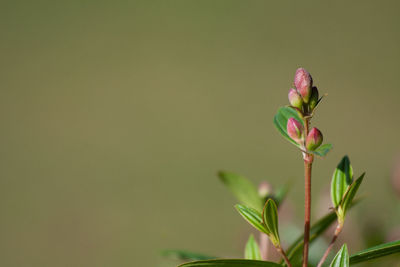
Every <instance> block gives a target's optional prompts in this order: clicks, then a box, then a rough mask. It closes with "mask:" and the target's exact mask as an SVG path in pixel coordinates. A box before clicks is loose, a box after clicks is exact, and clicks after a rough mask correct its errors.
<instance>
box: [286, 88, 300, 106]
mask: <svg viewBox="0 0 400 267" xmlns="http://www.w3.org/2000/svg"><path fill="white" fill-rule="evenodd" d="M288 97H289V103H290V105H291V106H293V107H295V108H300V109H301V108H302V106H303V99H302V98H301V95H300V94H299V93H298V92H297V90H296V89H290V91H289V95H288Z"/></svg>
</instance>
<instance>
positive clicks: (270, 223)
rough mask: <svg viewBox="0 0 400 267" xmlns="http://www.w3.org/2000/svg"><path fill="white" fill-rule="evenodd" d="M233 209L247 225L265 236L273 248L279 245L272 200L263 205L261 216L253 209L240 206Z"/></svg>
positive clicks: (276, 220) (276, 221) (276, 215)
mask: <svg viewBox="0 0 400 267" xmlns="http://www.w3.org/2000/svg"><path fill="white" fill-rule="evenodd" d="M235 207H236V209H237V211H238V212H239V213H240V215H242V217H243V218H244V219H245V220H246V221H247V222H248V223H250V224H251V225H252V226H253V227H254V228H256V229H257V230H258V231H260V232H263V233H265V234H267V235H268V237H269V238H270V239H271V242H272V243H273V244H274V245H275V246H279V245H280V238H279V231H278V209H277V207H276V204H275V201H274V200H272V199H268V201H267V202H266V203H265V206H264V209H263V212H262V214H260V213H259V212H258V211H257V210H255V209H252V208H249V207H246V206H243V205H240V204H238V205H236V206H235Z"/></svg>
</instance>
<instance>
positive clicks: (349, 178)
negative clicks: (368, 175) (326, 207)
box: [331, 156, 353, 208]
mask: <svg viewBox="0 0 400 267" xmlns="http://www.w3.org/2000/svg"><path fill="white" fill-rule="evenodd" d="M352 182H353V168H352V167H351V165H350V160H349V158H348V157H347V156H344V157H343V159H342V160H341V161H340V163H339V164H338V165H337V167H336V169H335V172H334V173H333V177H332V183H331V198H332V203H333V205H334V206H335V208H337V207H338V206H339V204H340V202H341V201H342V199H343V196H344V194H345V192H346V190H347V187H348V186H349V185H350V184H351V183H352Z"/></svg>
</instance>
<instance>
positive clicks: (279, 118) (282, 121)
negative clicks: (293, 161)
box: [274, 107, 304, 147]
mask: <svg viewBox="0 0 400 267" xmlns="http://www.w3.org/2000/svg"><path fill="white" fill-rule="evenodd" d="M290 118H295V119H296V120H297V121H299V122H300V123H301V124H302V125H303V126H304V124H303V118H302V116H301V114H300V113H299V112H298V111H297V110H296V109H295V108H292V107H281V108H279V109H278V112H277V113H276V115H275V117H274V125H275V127H276V129H278V131H279V132H280V133H281V135H282V136H283V137H285V138H286V139H287V140H288V141H289V142H291V143H292V144H293V145H295V146H297V147H300V146H299V144H297V143H296V141H294V140H293V139H292V138H290V136H289V134H288V133H287V129H286V127H287V122H288V120H289V119H290Z"/></svg>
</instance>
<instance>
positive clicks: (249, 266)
mask: <svg viewBox="0 0 400 267" xmlns="http://www.w3.org/2000/svg"><path fill="white" fill-rule="evenodd" d="M179 267H282V265H279V264H277V263H275V262H269V261H257V260H236V259H229V260H228V259H227V260H225V259H221V260H207V261H195V262H188V263H185V264H182V265H179Z"/></svg>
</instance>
